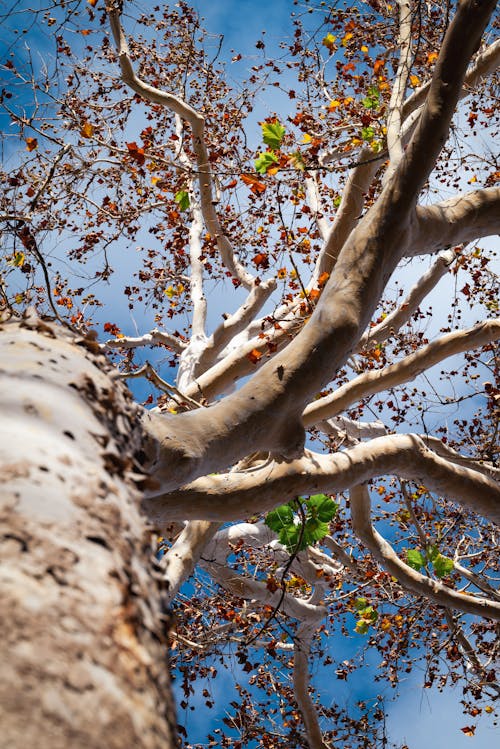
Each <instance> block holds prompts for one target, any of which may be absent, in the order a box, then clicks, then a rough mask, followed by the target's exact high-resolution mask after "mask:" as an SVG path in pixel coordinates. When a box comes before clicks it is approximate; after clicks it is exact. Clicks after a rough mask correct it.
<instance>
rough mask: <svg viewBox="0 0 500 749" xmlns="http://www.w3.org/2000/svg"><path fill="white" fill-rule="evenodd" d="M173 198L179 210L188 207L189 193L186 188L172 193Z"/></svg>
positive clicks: (184, 209)
mask: <svg viewBox="0 0 500 749" xmlns="http://www.w3.org/2000/svg"><path fill="white" fill-rule="evenodd" d="M174 200H175V202H176V203H177V205H178V206H179V208H180V209H181V211H187V209H188V208H189V205H190V204H189V193H188V192H187V190H179V192H176V193H175V195H174Z"/></svg>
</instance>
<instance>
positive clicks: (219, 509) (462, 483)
mask: <svg viewBox="0 0 500 749" xmlns="http://www.w3.org/2000/svg"><path fill="white" fill-rule="evenodd" d="M385 474H394V475H397V476H400V477H402V478H407V479H414V480H416V481H418V482H419V483H421V484H423V485H424V486H426V487H427V488H428V489H429V490H430V491H435V492H438V493H439V494H441V495H442V496H445V497H448V498H449V499H451V500H453V501H454V502H458V503H460V504H462V505H463V506H464V507H466V508H468V509H469V510H471V511H472V512H476V513H478V514H481V515H484V516H485V517H487V518H489V519H490V520H492V521H493V522H497V523H498V522H500V484H499V483H498V482H497V481H494V480H493V479H492V478H490V477H489V476H487V475H484V474H482V473H480V471H476V470H473V469H472V468H467V467H464V466H460V465H458V464H457V463H456V462H452V461H450V460H446V459H444V458H442V457H440V456H439V455H437V454H436V453H434V452H433V451H432V450H430V449H429V448H428V447H426V445H425V443H424V441H423V440H422V439H421V438H420V437H419V436H418V435H412V434H405V435H403V434H394V435H388V436H385V437H377V438H375V439H372V440H370V441H369V442H364V443H360V444H359V445H356V446H354V447H353V448H350V449H348V450H345V451H343V452H337V453H334V454H332V455H322V454H318V453H312V452H309V451H306V453H305V455H304V456H303V457H302V458H300V459H297V460H293V461H290V462H280V463H277V462H273V463H271V464H266V465H264V466H263V467H257V468H255V469H253V470H252V471H251V472H248V473H240V474H236V473H227V474H219V475H214V476H210V477H205V478H200V479H196V480H195V481H193V482H191V483H190V484H187V485H186V486H184V487H182V488H180V489H177V490H176V491H172V492H170V493H169V494H164V495H160V496H158V497H152V498H150V499H145V500H144V509H145V512H146V514H147V516H148V517H149V518H150V520H151V522H152V523H154V524H156V525H158V526H159V527H161V526H162V525H163V524H165V523H166V522H168V521H169V520H176V519H184V518H186V517H187V518H198V519H199V518H203V519H206V520H213V521H225V520H233V519H238V518H240V517H249V516H251V515H253V514H254V513H255V512H267V511H268V510H270V509H272V508H273V507H275V506H276V505H277V504H282V503H283V502H286V501H288V500H289V499H292V498H293V497H295V496H297V495H298V494H310V493H312V492H338V491H344V490H345V489H349V488H350V487H352V486H354V485H356V484H359V483H360V482H363V481H367V480H369V479H371V478H375V477H377V476H382V475H385Z"/></svg>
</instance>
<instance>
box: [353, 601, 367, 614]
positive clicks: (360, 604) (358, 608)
mask: <svg viewBox="0 0 500 749" xmlns="http://www.w3.org/2000/svg"><path fill="white" fill-rule="evenodd" d="M367 606H368V599H367V598H356V600H355V601H354V608H355V609H356V611H363V609H366V607H367Z"/></svg>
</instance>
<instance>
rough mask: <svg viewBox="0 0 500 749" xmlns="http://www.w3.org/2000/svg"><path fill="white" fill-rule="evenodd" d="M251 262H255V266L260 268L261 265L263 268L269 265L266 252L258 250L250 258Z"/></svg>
mask: <svg viewBox="0 0 500 749" xmlns="http://www.w3.org/2000/svg"><path fill="white" fill-rule="evenodd" d="M252 263H254V264H255V267H256V268H260V266H262V267H263V268H268V267H269V260H268V257H267V253H266V252H259V253H258V254H257V255H255V257H253V258H252Z"/></svg>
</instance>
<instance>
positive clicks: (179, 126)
mask: <svg viewBox="0 0 500 749" xmlns="http://www.w3.org/2000/svg"><path fill="white" fill-rule="evenodd" d="M175 133H176V135H177V138H178V139H179V143H180V144H181V145H180V146H179V151H178V156H179V159H180V161H181V163H182V164H184V166H185V167H186V169H187V170H189V169H191V167H192V164H191V160H190V159H189V157H188V155H187V154H186V149H185V148H184V142H183V140H184V137H185V136H184V127H183V121H182V118H181V117H180V116H179V115H178V114H176V115H175ZM187 185H188V188H189V204H190V209H191V216H192V220H191V226H190V227H189V259H190V279H189V293H190V297H191V302H192V304H193V316H192V323H191V331H192V333H191V341H193V339H196V340H197V341H199V340H201V341H204V340H205V326H206V321H207V300H206V298H205V294H204V292H203V264H202V262H201V256H202V254H203V250H202V246H201V233H202V231H203V216H202V213H201V210H200V205H199V203H198V199H197V196H196V193H195V190H194V180H193V178H192V177H188V179H187ZM188 348H189V346H188ZM180 382H181V380H179V384H180ZM186 384H189V383H188V382H182V385H186Z"/></svg>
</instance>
